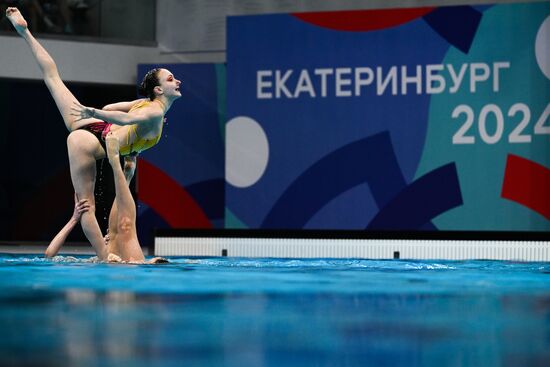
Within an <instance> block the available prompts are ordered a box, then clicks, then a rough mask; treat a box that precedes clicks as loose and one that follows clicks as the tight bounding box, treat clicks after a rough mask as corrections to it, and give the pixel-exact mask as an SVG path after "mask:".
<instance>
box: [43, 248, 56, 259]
mask: <svg viewBox="0 0 550 367" xmlns="http://www.w3.org/2000/svg"><path fill="white" fill-rule="evenodd" d="M54 256H55V252H54V251H52V250H50V249H49V248H47V249H46V251H45V252H44V257H45V258H47V259H51V258H52V257H54Z"/></svg>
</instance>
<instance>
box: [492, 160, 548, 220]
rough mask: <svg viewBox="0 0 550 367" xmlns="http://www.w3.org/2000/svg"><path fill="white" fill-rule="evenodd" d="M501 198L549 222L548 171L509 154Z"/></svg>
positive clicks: (536, 164)
mask: <svg viewBox="0 0 550 367" xmlns="http://www.w3.org/2000/svg"><path fill="white" fill-rule="evenodd" d="M501 196H502V197H503V198H505V199H508V200H512V201H515V202H517V203H519V204H521V205H524V206H526V207H528V208H529V209H532V210H534V211H536V212H537V213H539V214H541V215H543V216H544V217H545V218H546V219H548V220H550V169H548V168H546V167H544V166H542V165H540V164H538V163H535V162H533V161H530V160H528V159H525V158H522V157H519V156H517V155H512V154H509V155H508V159H507V160H506V169H505V172H504V183H503V184H502V194H501Z"/></svg>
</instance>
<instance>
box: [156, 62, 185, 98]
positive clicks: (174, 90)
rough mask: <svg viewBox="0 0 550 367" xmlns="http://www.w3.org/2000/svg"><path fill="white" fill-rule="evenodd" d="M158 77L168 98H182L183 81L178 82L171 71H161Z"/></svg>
mask: <svg viewBox="0 0 550 367" xmlns="http://www.w3.org/2000/svg"><path fill="white" fill-rule="evenodd" d="M157 76H158V79H159V83H160V88H161V89H162V91H163V94H164V95H165V96H166V97H169V98H174V99H176V98H179V97H181V92H180V85H181V81H179V80H177V79H176V77H174V75H173V74H172V73H171V72H170V71H169V70H166V69H160V70H159V72H158V74H157Z"/></svg>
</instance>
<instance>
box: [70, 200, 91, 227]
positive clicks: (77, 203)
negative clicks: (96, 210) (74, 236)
mask: <svg viewBox="0 0 550 367" xmlns="http://www.w3.org/2000/svg"><path fill="white" fill-rule="evenodd" d="M89 209H90V203H89V202H88V199H82V200H78V199H77V197H76V193H75V194H74V211H73V216H72V217H71V220H73V221H75V222H77V223H78V222H80V217H82V213H85V212H87V211H88V210H89Z"/></svg>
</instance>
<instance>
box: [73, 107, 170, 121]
mask: <svg viewBox="0 0 550 367" xmlns="http://www.w3.org/2000/svg"><path fill="white" fill-rule="evenodd" d="M71 110H72V112H71V115H72V116H75V117H77V119H76V120H75V121H79V120H83V119H87V118H97V119H100V120H103V121H106V122H110V123H111V124H115V125H121V126H124V125H135V124H141V123H147V122H151V121H153V120H155V119H160V118H162V116H163V115H164V111H163V110H162V108H160V106H147V107H143V108H140V109H137V110H134V111H131V112H122V111H104V110H98V109H95V108H91V107H86V106H83V105H81V104H79V103H78V102H75V103H74V105H73V107H72V108H71Z"/></svg>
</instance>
